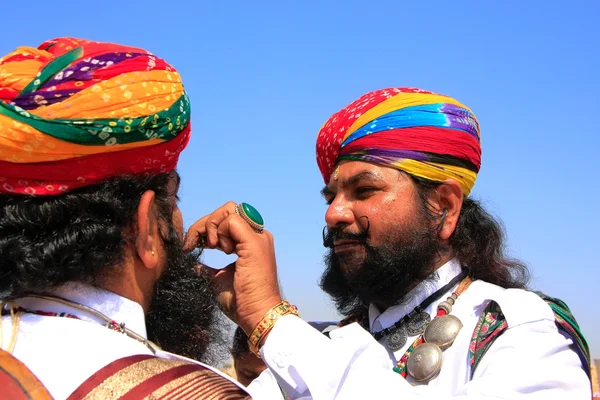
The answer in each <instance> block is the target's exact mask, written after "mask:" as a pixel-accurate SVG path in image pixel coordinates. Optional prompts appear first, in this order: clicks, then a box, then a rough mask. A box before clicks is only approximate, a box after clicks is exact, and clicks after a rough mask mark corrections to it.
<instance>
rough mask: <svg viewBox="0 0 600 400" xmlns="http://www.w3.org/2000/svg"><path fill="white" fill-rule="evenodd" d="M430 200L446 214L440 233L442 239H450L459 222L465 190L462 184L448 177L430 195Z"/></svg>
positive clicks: (438, 209) (439, 210)
mask: <svg viewBox="0 0 600 400" xmlns="http://www.w3.org/2000/svg"><path fill="white" fill-rule="evenodd" d="M430 197H431V198H430V199H429V202H430V204H431V205H432V206H434V207H435V209H436V210H437V212H438V213H440V214H441V215H444V219H443V221H440V222H441V223H442V225H441V226H440V230H439V232H438V235H439V237H440V239H442V240H448V239H449V238H450V236H452V233H454V230H455V229H456V224H457V223H458V217H459V216H460V210H461V209H462V204H463V192H462V188H461V187H460V184H459V183H458V182H457V181H455V180H454V179H446V180H445V181H444V182H442V184H441V185H439V186H437V187H436V188H435V190H434V191H432V193H431V195H430Z"/></svg>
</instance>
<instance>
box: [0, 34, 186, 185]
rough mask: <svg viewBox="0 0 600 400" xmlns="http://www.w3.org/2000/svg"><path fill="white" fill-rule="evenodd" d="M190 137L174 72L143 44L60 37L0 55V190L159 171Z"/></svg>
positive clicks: (182, 94)
mask: <svg viewBox="0 0 600 400" xmlns="http://www.w3.org/2000/svg"><path fill="white" fill-rule="evenodd" d="M189 137H190V103H189V100H188V96H187V94H186V93H185V91H184V89H183V84H182V83H181V78H180V76H179V74H178V73H177V71H176V70H175V69H174V68H173V67H172V66H170V65H169V64H167V63H166V62H165V61H164V60H162V59H160V58H158V57H156V56H154V55H152V54H151V53H149V52H147V51H145V50H142V49H137V48H133V47H126V46H121V45H117V44H112V43H100V42H91V41H89V40H80V39H73V38H61V39H55V40H50V41H48V42H45V43H44V44H42V45H41V46H39V47H38V48H37V49H35V48H31V47H20V48H18V49H17V50H15V51H14V52H12V53H10V54H8V55H7V56H5V57H3V58H1V59H0V193H20V194H29V195H56V194H60V193H64V192H67V191H69V190H72V189H75V188H78V187H82V186H87V185H91V184H94V183H98V182H101V181H103V180H106V179H107V178H110V177H114V176H119V175H125V174H138V173H150V174H159V173H166V172H169V171H171V170H173V169H174V168H175V167H176V165H177V161H178V158H179V153H180V152H181V151H182V150H183V149H184V147H185V146H186V145H187V143H188V141H189Z"/></svg>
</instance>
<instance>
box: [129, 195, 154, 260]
mask: <svg viewBox="0 0 600 400" xmlns="http://www.w3.org/2000/svg"><path fill="white" fill-rule="evenodd" d="M157 211H158V210H157V209H156V204H155V202H154V191H152V190H147V191H146V192H144V194H143V195H142V198H141V199H140V204H139V205H138V208H137V226H136V228H137V237H136V241H135V247H136V251H137V254H138V257H139V258H140V260H142V262H143V263H144V265H145V266H146V268H148V269H154V268H157V267H158V265H159V254H158V249H159V244H160V227H159V221H158V212H157Z"/></svg>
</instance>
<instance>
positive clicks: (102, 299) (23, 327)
mask: <svg viewBox="0 0 600 400" xmlns="http://www.w3.org/2000/svg"><path fill="white" fill-rule="evenodd" d="M52 294H54V295H56V296H59V297H62V298H65V299H67V300H71V301H74V302H76V303H79V304H82V305H85V306H88V307H91V308H93V309H94V310H96V311H99V312H100V313H102V314H104V315H106V316H107V317H109V318H111V319H112V320H114V321H116V322H117V323H125V326H126V327H127V328H129V329H130V330H132V331H134V332H135V333H137V334H138V335H140V336H142V337H144V338H147V336H146V322H145V317H144V310H143V309H142V306H141V305H139V304H138V303H135V302H133V301H131V300H129V299H126V298H124V297H121V296H119V295H117V294H114V293H111V292H108V291H104V290H100V289H97V288H93V287H90V286H87V285H83V284H76V283H69V284H67V285H65V286H63V287H61V288H59V289H57V290H55V291H54V292H52ZM14 303H16V305H18V306H21V307H23V308H26V309H29V310H37V311H45V312H53V313H54V312H56V313H63V312H65V313H69V314H73V315H76V316H77V317H78V318H80V319H72V318H64V317H53V316H42V315H37V314H28V313H24V314H22V315H21V321H20V323H19V334H18V336H17V342H16V345H15V348H14V351H13V355H14V356H15V357H16V358H17V359H19V360H20V361H21V362H23V363H24V364H25V365H26V366H27V367H28V368H29V369H30V370H31V372H33V373H34V374H35V375H36V376H37V378H38V379H39V380H40V381H41V382H42V383H43V384H44V386H45V387H46V388H47V389H48V391H49V392H50V394H51V395H52V397H53V398H54V399H56V400H60V399H65V398H67V397H68V396H69V395H70V394H71V393H72V392H73V391H74V390H75V389H76V388H77V387H79V385H81V384H82V383H83V382H84V381H85V380H86V379H87V378H89V377H90V376H91V375H93V374H94V373H95V372H97V371H98V370H100V369H101V368H102V367H104V366H106V365H107V364H109V363H111V362H113V361H115V360H117V359H119V358H122V357H127V356H131V355H134V354H152V352H151V351H150V349H149V348H148V347H146V346H145V345H144V344H143V343H141V342H139V341H137V340H135V339H132V338H130V337H128V336H126V335H124V334H122V333H119V332H116V331H113V330H110V329H108V328H106V327H105V326H104V325H105V324H106V323H105V322H104V321H103V320H101V319H98V318H96V317H94V316H93V315H91V314H89V313H86V312H85V311H81V310H79V309H77V308H73V307H70V306H67V305H64V304H61V303H57V302H53V301H47V300H43V299H37V298H23V299H18V300H16V301H14ZM2 327H3V329H2V332H3V338H2V339H3V342H2V343H3V344H4V349H6V347H7V346H8V343H9V342H10V337H11V332H12V325H11V318H10V316H5V317H3V318H2ZM155 355H156V356H158V357H161V358H168V359H176V360H186V361H190V362H195V363H197V364H201V365H203V366H204V367H206V368H209V369H211V370H212V371H214V372H216V373H218V374H219V375H221V376H224V377H226V378H227V379H229V380H231V381H233V380H232V379H231V378H230V377H228V376H227V375H225V374H223V373H222V372H220V371H218V370H216V369H214V368H211V367H210V366H207V365H205V364H202V363H198V362H197V361H194V360H190V359H187V358H184V357H180V356H177V355H174V354H171V353H167V352H163V351H159V352H157V353H156V354H155ZM233 382H235V381H233ZM235 383H236V384H237V385H238V386H239V387H243V386H241V385H239V384H238V383H237V382H235Z"/></svg>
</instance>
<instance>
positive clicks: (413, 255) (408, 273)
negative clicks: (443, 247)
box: [320, 224, 440, 316]
mask: <svg viewBox="0 0 600 400" xmlns="http://www.w3.org/2000/svg"><path fill="white" fill-rule="evenodd" d="M338 239H354V240H359V241H360V242H361V243H362V244H363V246H365V249H366V257H364V258H361V259H360V260H352V259H351V258H349V257H352V256H346V255H344V254H341V255H336V254H335V252H334V250H333V249H332V248H331V249H330V250H329V251H328V252H327V253H326V254H325V256H324V263H325V266H326V269H325V271H324V273H323V275H322V276H321V281H320V286H321V289H323V291H325V292H326V293H327V294H329V296H331V298H332V300H333V302H334V304H335V306H336V308H337V310H338V312H339V313H340V314H341V315H344V316H347V315H350V314H352V313H355V312H358V311H362V310H364V309H365V308H366V307H368V305H369V304H370V303H376V304H382V305H385V306H387V307H389V306H392V305H394V304H396V303H398V302H399V301H400V300H402V298H403V297H404V296H405V295H406V294H407V293H408V291H409V290H410V289H411V288H412V287H414V285H415V284H416V283H418V282H420V281H423V280H425V279H426V278H427V277H428V276H429V274H430V273H431V272H432V267H433V264H434V262H435V260H436V258H437V257H438V251H439V250H440V245H439V242H438V240H437V239H436V237H435V236H434V234H433V232H432V230H431V228H429V227H428V226H427V225H426V224H423V226H415V227H411V228H404V229H403V231H398V232H396V233H395V234H392V235H391V236H390V238H389V240H388V242H387V243H386V244H384V245H381V246H378V247H373V246H372V245H371V244H370V243H369V240H368V232H366V233H365V232H361V233H359V234H348V233H345V232H343V231H341V230H339V229H332V230H330V231H329V233H328V235H327V237H325V238H324V242H325V243H333V240H338ZM341 257H343V258H341ZM342 265H344V266H345V267H344V268H342Z"/></svg>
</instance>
